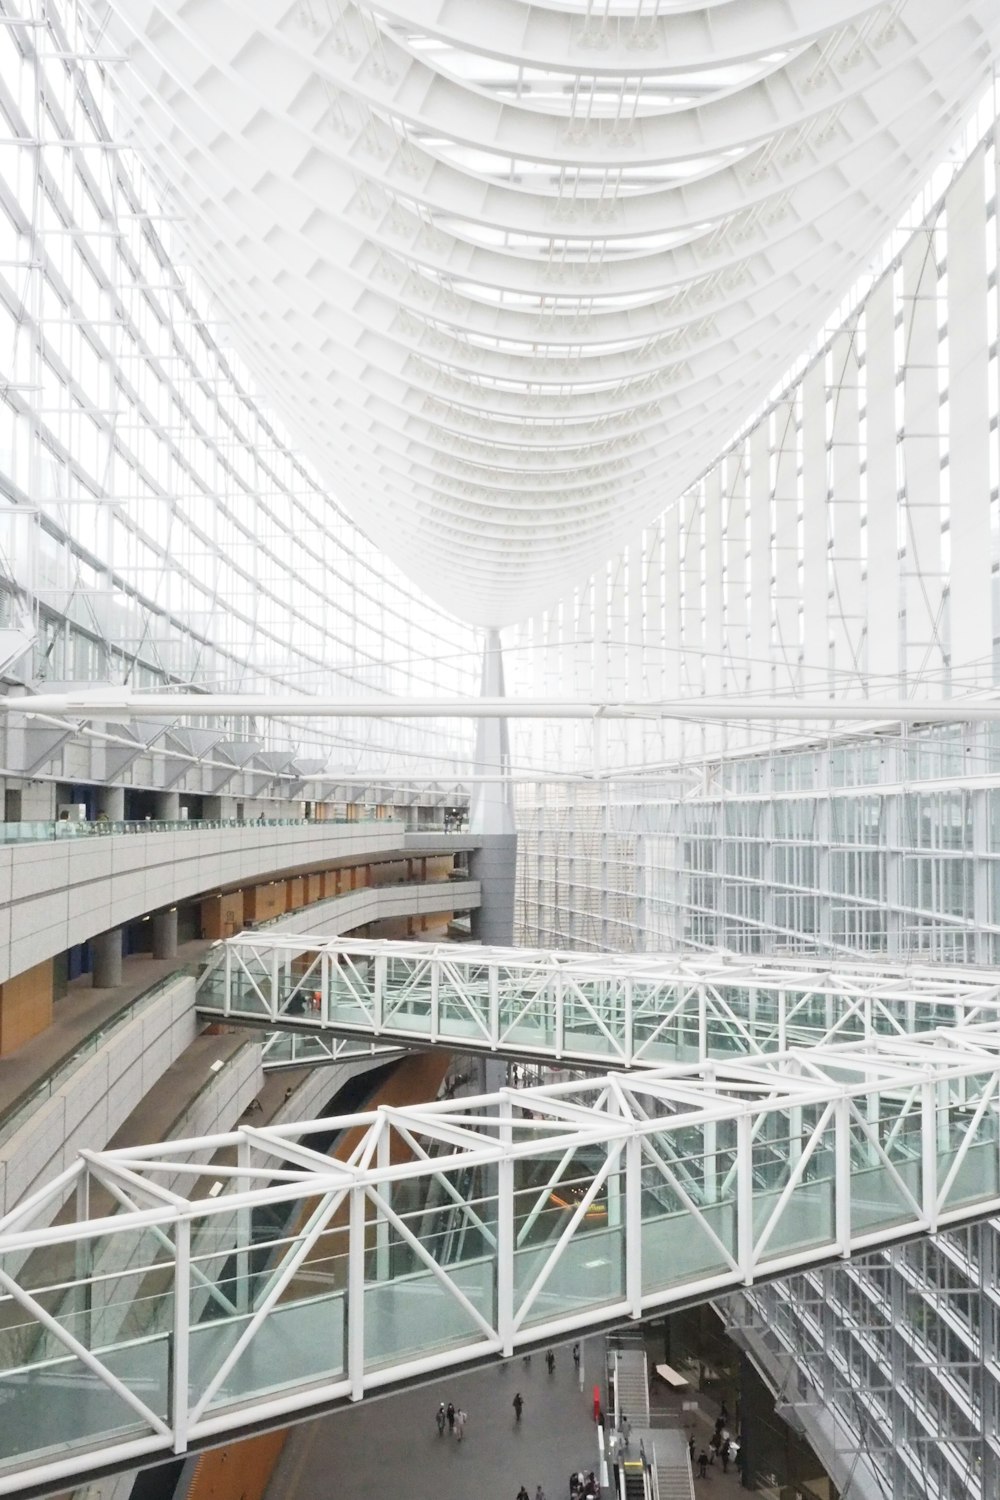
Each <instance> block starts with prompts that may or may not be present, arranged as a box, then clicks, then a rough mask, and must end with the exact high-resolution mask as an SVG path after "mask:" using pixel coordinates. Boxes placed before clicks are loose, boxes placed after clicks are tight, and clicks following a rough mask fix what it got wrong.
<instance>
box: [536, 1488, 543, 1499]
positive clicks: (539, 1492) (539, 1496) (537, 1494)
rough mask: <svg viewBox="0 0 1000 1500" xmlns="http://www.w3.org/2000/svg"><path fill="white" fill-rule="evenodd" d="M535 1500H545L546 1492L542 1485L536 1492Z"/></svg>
mask: <svg viewBox="0 0 1000 1500" xmlns="http://www.w3.org/2000/svg"><path fill="white" fill-rule="evenodd" d="M535 1500H545V1491H544V1490H543V1489H542V1487H541V1485H539V1486H538V1488H537V1490H536V1491H535Z"/></svg>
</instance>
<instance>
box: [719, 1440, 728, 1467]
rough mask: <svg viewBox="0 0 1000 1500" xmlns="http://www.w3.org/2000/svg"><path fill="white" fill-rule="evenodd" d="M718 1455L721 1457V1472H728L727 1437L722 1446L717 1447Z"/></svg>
mask: <svg viewBox="0 0 1000 1500" xmlns="http://www.w3.org/2000/svg"><path fill="white" fill-rule="evenodd" d="M719 1457H720V1458H721V1459H722V1472H723V1474H728V1473H729V1439H728V1438H727V1439H726V1441H725V1442H724V1443H723V1445H722V1447H721V1448H720V1449H719Z"/></svg>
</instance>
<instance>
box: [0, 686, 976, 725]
mask: <svg viewBox="0 0 1000 1500" xmlns="http://www.w3.org/2000/svg"><path fill="white" fill-rule="evenodd" d="M0 710H4V711H6V712H7V713H20V714H29V715H31V714H65V715H68V716H69V717H71V718H73V719H81V720H90V719H105V718H115V719H117V718H120V717H121V716H122V715H125V716H126V717H141V718H171V719H179V718H185V719H187V718H195V719H199V718H200V719H204V718H214V717H216V716H219V715H229V714H246V715H251V716H253V717H257V718H294V719H314V718H333V719H493V718H496V719H679V720H690V721H693V722H695V723H702V722H706V723H707V722H711V723H731V722H737V721H739V722H744V721H747V720H753V721H757V722H763V723H787V722H794V723H801V722H813V723H828V724H837V723H841V722H845V721H848V720H850V721H862V722H865V723H871V724H880V723H893V724H895V723H902V724H915V723H920V724H928V723H950V724H955V723H966V722H968V721H970V720H994V719H997V720H1000V698H972V697H969V698H926V699H908V698H904V699H868V698H859V699H854V700H851V701H849V702H844V701H839V700H832V699H806V698H746V699H740V698H737V697H734V696H730V697H727V698H631V699H593V698H549V699H536V698H479V697H475V698H472V697H470V698H337V697H333V696H331V695H329V694H317V695H316V696H314V697H306V696H304V695H302V694H294V695H283V696H273V697H272V696H264V695H261V694H239V693H141V692H132V691H130V690H129V689H127V688H108V689H104V688H97V689H94V688H90V689H83V690H81V691H79V692H63V693H39V694H38V695H37V696H35V697H31V698H21V697H18V698H9V697H8V698H3V699H0Z"/></svg>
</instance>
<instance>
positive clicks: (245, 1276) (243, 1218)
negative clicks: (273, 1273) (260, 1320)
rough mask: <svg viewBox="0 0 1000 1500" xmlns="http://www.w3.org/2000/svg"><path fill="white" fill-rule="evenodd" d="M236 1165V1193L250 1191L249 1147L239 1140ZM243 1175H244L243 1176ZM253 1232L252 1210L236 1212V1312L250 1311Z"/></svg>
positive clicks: (244, 1209)
mask: <svg viewBox="0 0 1000 1500" xmlns="http://www.w3.org/2000/svg"><path fill="white" fill-rule="evenodd" d="M236 1165H237V1166H238V1168H239V1169H240V1176H239V1177H237V1179H236V1191H237V1193H248V1192H249V1191H250V1146H249V1144H248V1142H247V1141H245V1140H241V1141H240V1143H239V1145H238V1146H237V1147H236ZM244 1174H245V1175H244ZM252 1230H253V1210H252V1209H251V1208H239V1209H237V1210H236V1296H235V1298H234V1299H233V1300H234V1301H235V1303H236V1310H237V1312H241V1313H247V1312H249V1311H250V1237H251V1234H252Z"/></svg>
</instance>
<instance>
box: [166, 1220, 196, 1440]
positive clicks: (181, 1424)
mask: <svg viewBox="0 0 1000 1500" xmlns="http://www.w3.org/2000/svg"><path fill="white" fill-rule="evenodd" d="M190 1340H191V1220H190V1219H178V1220H177V1223H176V1224H175V1225H174V1328H173V1358H172V1360H171V1366H170V1425H171V1427H172V1428H173V1435H174V1452H175V1453H185V1452H186V1451H187V1445H188V1411H189V1395H188V1383H189V1379H188V1368H189V1355H190Z"/></svg>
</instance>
